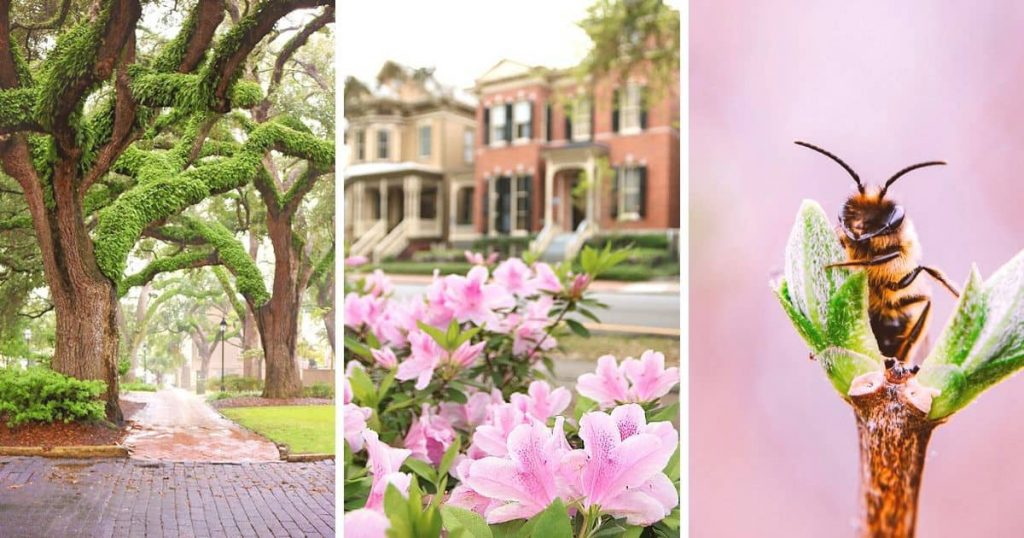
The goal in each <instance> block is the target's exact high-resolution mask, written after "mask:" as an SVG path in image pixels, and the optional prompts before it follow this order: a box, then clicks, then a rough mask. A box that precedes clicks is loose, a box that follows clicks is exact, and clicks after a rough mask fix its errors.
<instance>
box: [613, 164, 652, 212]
mask: <svg viewBox="0 0 1024 538" xmlns="http://www.w3.org/2000/svg"><path fill="white" fill-rule="evenodd" d="M646 183H647V168H646V167H643V166H623V167H622V168H620V169H619V194H618V197H619V199H618V203H619V220H638V219H641V218H643V216H644V213H645V211H644V201H645V200H644V198H645V195H646V192H645V191H646V190H647V188H646V185H645V184H646Z"/></svg>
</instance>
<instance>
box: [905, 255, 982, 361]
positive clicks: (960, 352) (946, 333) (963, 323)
mask: <svg viewBox="0 0 1024 538" xmlns="http://www.w3.org/2000/svg"><path fill="white" fill-rule="evenodd" d="M984 286H985V284H984V283H983V282H982V280H981V275H980V274H979V273H978V268H977V267H976V266H974V267H971V275H970V276H969V277H968V278H967V285H966V286H964V291H963V293H961V294H960V299H958V300H957V304H956V309H955V310H954V312H953V317H951V318H950V320H949V322H948V323H947V324H946V327H945V328H944V329H943V330H942V333H941V334H940V335H939V338H938V340H936V342H935V347H933V348H932V350H931V352H930V353H929V354H928V357H927V358H926V359H925V360H924V362H923V363H922V365H921V367H922V369H928V368H929V367H930V366H933V365H947V364H952V365H956V366H959V365H961V364H963V363H964V360H966V359H967V354H968V353H970V351H971V348H973V347H974V343H975V342H976V341H977V340H978V335H979V334H980V333H981V328H982V326H983V325H984V324H985V316H986V314H987V308H986V300H985V291H984Z"/></svg>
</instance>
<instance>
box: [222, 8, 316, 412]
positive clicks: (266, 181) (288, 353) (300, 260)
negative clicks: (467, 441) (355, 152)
mask: <svg viewBox="0 0 1024 538" xmlns="http://www.w3.org/2000/svg"><path fill="white" fill-rule="evenodd" d="M333 19H334V11H333V8H331V7H328V8H326V9H325V10H323V11H322V12H321V13H320V14H319V15H318V16H317V17H315V18H313V19H312V20H310V21H309V22H308V23H307V24H306V25H304V26H303V27H302V29H301V30H299V31H298V32H296V33H295V35H293V36H291V37H290V39H288V40H287V41H286V42H285V43H284V44H283V45H282V46H281V48H280V50H279V51H278V52H277V53H276V54H271V53H270V51H261V52H263V53H264V54H261V55H260V56H262V57H261V58H260V59H261V60H264V61H255V62H253V66H254V67H253V70H252V74H251V78H252V79H253V80H261V79H262V78H266V79H267V80H266V88H267V91H266V96H265V97H264V98H263V99H262V101H261V102H260V103H259V104H258V105H257V106H256V107H254V108H253V114H252V116H253V127H252V128H254V129H258V128H261V127H262V126H263V125H268V124H272V123H274V122H275V121H289V118H295V117H296V116H298V115H300V114H301V115H302V116H303V117H310V119H311V120H313V121H311V122H310V123H312V124H313V127H310V126H307V125H306V124H304V123H297V122H295V121H289V125H290V126H292V127H293V128H295V129H296V130H298V131H300V132H307V131H308V132H309V133H314V130H313V129H314V128H316V129H317V131H318V132H315V134H316V136H320V137H323V138H325V139H330V138H333V126H334V124H333V104H334V100H333V97H331V98H330V99H324V96H332V95H333V91H334V85H333V82H332V81H331V78H330V77H328V76H325V71H327V70H328V69H330V62H329V58H330V51H329V50H327V51H326V54H323V53H322V54H319V55H317V56H319V58H318V59H317V58H313V57H310V56H312V55H307V56H303V55H300V54H299V51H300V49H302V48H303V47H305V46H306V45H307V43H310V42H311V41H310V40H311V38H312V37H313V36H314V35H315V34H316V33H317V32H319V31H320V30H321V29H323V28H324V27H326V26H327V25H328V24H329V23H331V22H332V21H333ZM321 46H324V43H323V42H321ZM325 58H326V59H328V61H326V62H325ZM264 64H265V65H264ZM325 64H326V65H325ZM261 66H262V67H265V68H263V69H261ZM264 73H269V76H267V77H263V76H261V75H263V74H264ZM296 79H299V80H305V81H308V82H307V84H296V83H295V80H296ZM311 103H312V104H311ZM317 112H319V114H317ZM275 118H281V120H276V119H275ZM269 149H272V148H268V151H266V152H265V153H264V155H263V156H262V161H261V163H262V169H261V171H260V173H259V174H257V175H256V176H255V177H254V179H253V186H254V188H255V190H256V191H257V192H258V193H259V200H260V202H261V205H262V207H261V209H260V212H261V214H262V215H263V216H264V221H263V222H262V223H261V224H260V228H261V229H262V232H263V233H265V234H266V238H267V240H268V241H269V242H270V245H271V249H272V251H273V259H274V270H273V275H272V284H271V287H270V291H269V297H267V298H266V299H265V300H263V301H261V299H263V296H262V295H260V294H266V293H267V291H265V288H262V287H260V286H258V285H257V283H256V281H255V276H256V275H255V274H252V275H251V277H252V278H250V276H249V275H247V274H243V273H241V272H238V271H236V270H235V269H234V268H233V267H234V264H225V267H226V268H227V269H229V270H231V271H232V272H233V273H235V277H236V278H235V289H236V291H237V292H238V293H239V294H241V296H242V297H243V298H244V299H245V303H246V307H247V308H246V309H245V310H246V311H247V312H246V313H245V315H248V313H249V312H251V313H252V315H253V317H254V318H255V321H256V326H257V329H258V333H259V336H260V341H261V343H262V348H263V355H264V360H265V364H266V376H265V385H264V390H263V396H264V397H267V398H290V397H297V396H300V395H301V393H302V384H301V380H300V377H299V365H298V363H297V361H296V355H295V352H296V346H297V343H298V337H299V318H300V313H301V310H302V304H303V297H304V295H305V291H306V289H307V288H308V287H309V286H310V283H311V282H312V281H313V277H314V275H316V276H318V277H319V278H320V279H322V277H323V275H324V273H325V272H326V271H327V269H326V268H325V266H326V265H327V264H333V249H334V245H333V236H332V235H330V231H331V230H333V225H330V224H326V225H325V224H324V223H320V224H321V226H309V225H308V223H305V222H304V220H305V219H304V217H303V209H304V208H305V209H306V211H307V212H308V213H311V214H312V215H322V214H323V213H324V211H325V209H324V208H326V212H327V213H328V214H329V215H331V217H333V195H331V196H328V195H327V194H330V193H333V190H332V189H329V187H331V186H332V184H333V178H334V176H333V161H332V164H331V165H330V166H322V165H318V164H317V163H313V162H309V161H308V160H304V159H298V158H294V157H293V156H289V155H275V154H273V152H271V151H269ZM316 189H320V190H321V192H317V193H316V194H317V196H311V194H312V193H314V191H315V190H316ZM325 189H327V190H326V192H324V191H325ZM237 203H238V204H246V203H247V202H246V200H245V199H244V198H242V197H239V198H238V200H237ZM310 205H312V206H313V207H309V206H310ZM243 209H244V211H243V210H239V211H238V212H237V214H238V215H239V216H240V223H243V222H244V224H246V225H247V226H249V228H250V229H252V228H253V227H255V226H256V223H255V222H253V221H252V219H251V218H248V216H249V215H251V212H252V208H251V206H248V205H247V206H245V207H243ZM242 216H245V217H246V218H245V220H244V221H243V220H242ZM320 220H323V218H322V217H321V218H320ZM327 220H328V221H329V220H330V219H329V218H328V219H327ZM325 228H326V229H327V235H326V237H324V229H325ZM231 248H232V249H233V251H234V252H238V253H240V254H241V253H242V252H244V247H242V245H241V244H236V245H235V246H233V247H231ZM250 252H252V249H251V248H250ZM249 261H250V262H252V263H254V260H253V259H252V258H250V259H249ZM221 274H223V273H221ZM243 279H245V280H243ZM221 281H222V283H223V284H224V285H225V288H226V289H228V290H229V292H231V291H234V290H232V289H231V286H230V283H229V281H228V279H225V278H221ZM260 281H261V283H262V278H261V279H260ZM229 294H230V295H233V293H229ZM236 309H237V310H238V313H239V315H240V316H242V315H243V312H242V308H241V306H237V307H236Z"/></svg>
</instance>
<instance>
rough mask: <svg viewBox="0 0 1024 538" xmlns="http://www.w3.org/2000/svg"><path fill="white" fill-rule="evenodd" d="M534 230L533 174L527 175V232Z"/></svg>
mask: <svg viewBox="0 0 1024 538" xmlns="http://www.w3.org/2000/svg"><path fill="white" fill-rule="evenodd" d="M532 231H533V176H526V233H530V232H532Z"/></svg>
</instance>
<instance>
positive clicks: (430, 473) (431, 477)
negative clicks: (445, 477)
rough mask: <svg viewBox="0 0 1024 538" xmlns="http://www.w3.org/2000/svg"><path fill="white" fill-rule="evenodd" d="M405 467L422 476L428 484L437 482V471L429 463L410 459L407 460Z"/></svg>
mask: <svg viewBox="0 0 1024 538" xmlns="http://www.w3.org/2000/svg"><path fill="white" fill-rule="evenodd" d="M404 465H405V466H406V467H407V468H409V470H410V471H412V472H414V473H416V474H418V475H420V476H422V477H423V478H424V479H425V480H426V481H427V482H430V483H431V484H433V483H435V482H437V470H436V469H434V467H433V466H432V465H430V464H429V463H427V462H425V461H422V460H418V459H416V458H409V459H407V460H405V464H404Z"/></svg>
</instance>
